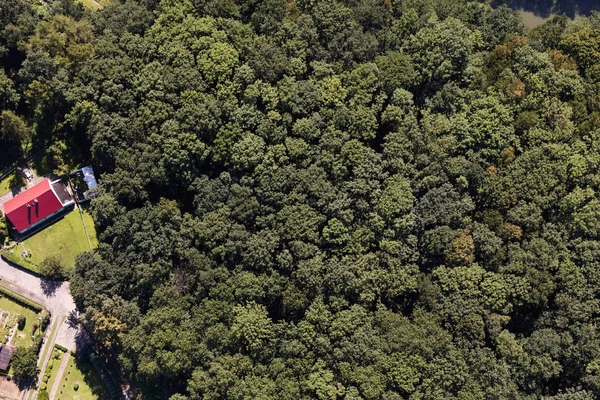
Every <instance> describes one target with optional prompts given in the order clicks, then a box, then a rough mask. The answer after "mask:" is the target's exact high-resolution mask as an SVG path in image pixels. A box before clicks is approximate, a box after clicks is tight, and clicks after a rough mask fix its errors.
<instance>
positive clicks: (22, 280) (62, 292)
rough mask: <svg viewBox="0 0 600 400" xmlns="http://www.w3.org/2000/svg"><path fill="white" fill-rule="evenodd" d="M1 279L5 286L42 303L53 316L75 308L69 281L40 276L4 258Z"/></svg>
mask: <svg viewBox="0 0 600 400" xmlns="http://www.w3.org/2000/svg"><path fill="white" fill-rule="evenodd" d="M0 280H1V281H2V284H3V285H4V286H6V287H8V288H10V289H12V290H13V291H15V292H17V293H19V294H21V295H23V296H25V297H28V298H30V299H32V300H35V301H37V302H38V303H40V304H42V305H43V306H44V307H46V308H47V309H48V310H50V311H51V312H52V315H53V316H60V315H67V314H68V313H69V312H71V311H72V310H75V303H74V302H73V298H72V297H71V292H69V283H68V282H56V281H48V280H46V279H42V278H39V277H37V276H35V275H33V274H31V273H29V272H28V271H26V270H24V269H21V268H19V267H15V266H12V265H9V264H8V263H7V262H6V261H4V260H3V259H2V258H0Z"/></svg>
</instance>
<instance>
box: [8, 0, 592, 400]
mask: <svg viewBox="0 0 600 400" xmlns="http://www.w3.org/2000/svg"><path fill="white" fill-rule="evenodd" d="M0 31H1V32H2V34H0V50H1V51H0V62H2V65H3V68H2V69H1V70H0V108H1V109H2V110H3V111H2V114H1V121H0V127H1V130H0V132H1V134H0V141H1V142H0V147H1V148H2V150H1V151H3V152H5V153H3V154H8V153H9V150H8V149H11V150H10V154H13V153H14V152H17V153H18V152H19V151H21V150H20V149H21V144H22V143H23V142H27V141H32V142H33V143H36V144H40V145H41V144H51V143H52V144H53V145H52V147H51V151H52V154H53V160H54V162H55V164H56V168H58V169H59V170H60V169H61V166H62V168H63V169H64V165H65V164H69V162H70V160H72V159H85V160H88V161H89V160H91V162H92V163H93V165H94V167H95V168H96V170H97V171H99V172H100V175H101V187H100V189H99V196H98V197H97V199H95V200H94V201H93V202H92V204H91V210H92V213H93V217H94V220H95V223H96V225H97V229H98V232H99V238H100V241H101V244H100V247H99V248H98V250H97V251H95V252H94V253H86V254H83V255H81V256H79V258H78V260H77V266H76V271H75V273H74V275H73V276H72V278H71V291H72V294H73V296H74V298H75V300H76V302H77V304H78V306H79V307H80V309H81V310H82V311H83V312H84V323H85V325H86V327H87V328H88V329H89V330H90V332H93V335H94V337H95V338H96V339H97V340H99V341H100V342H101V343H102V344H103V346H104V347H105V349H106V350H107V352H108V353H110V354H118V360H119V364H120V366H121V368H122V369H123V373H124V374H125V375H127V376H129V377H130V378H131V379H132V381H133V382H134V383H135V385H136V386H137V387H139V388H140V389H141V392H142V393H143V396H144V398H148V399H152V398H162V399H171V400H180V399H184V398H190V399H240V400H241V399H263V400H267V399H290V400H296V399H320V400H325V399H346V400H351V399H352V400H356V399H386V400H392V399H402V398H408V399H538V398H541V397H543V396H547V398H549V399H556V400H559V399H595V398H598V397H600V328H599V327H598V326H597V325H598V322H600V321H599V320H600V223H599V220H600V194H599V193H600V174H599V172H598V167H599V165H600V14H596V13H592V14H591V15H590V16H589V17H587V18H581V19H576V20H574V21H570V20H569V19H568V18H567V17H565V16H558V17H554V18H552V19H551V20H550V21H548V22H547V23H545V24H544V25H542V26H540V27H538V28H536V29H534V30H532V31H527V30H526V29H525V28H524V26H523V23H522V21H521V19H520V17H519V16H518V15H517V14H516V13H515V12H514V11H512V10H510V9H509V8H506V7H498V8H492V7H490V6H489V5H487V4H485V3H483V2H474V1H471V2H468V1H466V0H444V1H437V0H339V1H337V0H296V1H287V0H140V1H134V0H124V1H114V2H112V3H111V4H110V5H108V6H107V7H105V8H104V9H102V10H100V11H94V12H92V11H88V10H86V9H84V8H83V7H82V6H81V5H80V4H78V3H73V2H71V1H70V0H60V1H56V2H54V3H52V2H48V3H46V2H44V3H43V4H42V5H40V6H37V5H35V6H34V5H32V4H31V3H30V2H29V1H27V0H1V1H0Z"/></svg>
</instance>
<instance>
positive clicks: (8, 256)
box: [2, 250, 39, 274]
mask: <svg viewBox="0 0 600 400" xmlns="http://www.w3.org/2000/svg"><path fill="white" fill-rule="evenodd" d="M2 258H4V259H5V260H7V261H10V262H11V263H13V264H15V265H18V266H19V267H21V268H25V269H26V270H28V271H31V272H33V273H35V274H39V272H38V266H37V265H35V264H34V263H32V262H31V261H29V260H28V259H26V258H24V257H22V256H21V255H20V254H19V253H14V252H13V251H12V250H4V251H2Z"/></svg>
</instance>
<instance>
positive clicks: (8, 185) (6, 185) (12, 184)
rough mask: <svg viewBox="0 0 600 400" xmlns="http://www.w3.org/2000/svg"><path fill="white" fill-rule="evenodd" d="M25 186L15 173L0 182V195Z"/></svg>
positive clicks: (19, 176) (21, 178)
mask: <svg viewBox="0 0 600 400" xmlns="http://www.w3.org/2000/svg"><path fill="white" fill-rule="evenodd" d="M24 184H25V180H24V179H23V176H22V175H21V174H18V173H17V172H16V171H15V172H14V173H12V174H11V175H9V176H7V177H6V178H4V179H2V180H1V181H0V195H3V194H5V193H8V192H9V191H10V190H11V189H13V188H16V187H17V186H21V185H24Z"/></svg>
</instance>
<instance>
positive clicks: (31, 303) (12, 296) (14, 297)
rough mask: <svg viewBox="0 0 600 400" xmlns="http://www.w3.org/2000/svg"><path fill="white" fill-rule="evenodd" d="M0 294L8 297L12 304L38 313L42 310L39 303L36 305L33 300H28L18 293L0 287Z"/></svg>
mask: <svg viewBox="0 0 600 400" xmlns="http://www.w3.org/2000/svg"><path fill="white" fill-rule="evenodd" d="M0 293H2V294H3V295H5V296H6V297H9V298H10V299H11V300H13V301H14V302H16V303H18V304H20V305H22V306H25V307H29V308H31V309H33V310H34V311H36V312H40V311H42V310H43V309H44V307H42V306H41V305H40V304H39V303H36V302H35V301H33V300H29V299H28V298H27V297H23V296H21V295H20V294H18V293H15V292H13V291H12V290H10V289H8V288H6V287H4V286H1V285H0Z"/></svg>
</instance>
